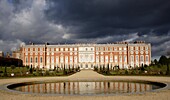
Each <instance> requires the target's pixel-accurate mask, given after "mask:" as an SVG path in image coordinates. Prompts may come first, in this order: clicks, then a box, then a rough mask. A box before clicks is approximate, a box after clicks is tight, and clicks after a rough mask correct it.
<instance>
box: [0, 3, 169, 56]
mask: <svg viewBox="0 0 170 100" xmlns="http://www.w3.org/2000/svg"><path fill="white" fill-rule="evenodd" d="M138 40H142V41H146V42H148V43H151V45H152V57H153V58H156V57H159V56H161V55H166V53H167V52H168V51H170V0H0V50H2V51H4V52H6V51H11V50H15V49H16V48H18V47H19V46H20V44H28V43H29V42H30V41H31V42H34V43H45V42H49V43H53V44H58V43H113V42H117V41H128V42H131V41H138Z"/></svg>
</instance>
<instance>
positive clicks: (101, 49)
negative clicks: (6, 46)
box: [25, 46, 148, 51]
mask: <svg viewBox="0 0 170 100" xmlns="http://www.w3.org/2000/svg"><path fill="white" fill-rule="evenodd" d="M129 48H130V49H129V50H139V49H140V50H144V49H145V50H148V46H145V47H143V46H140V47H139V46H131V47H129ZM85 50H86V51H87V50H88V48H86V49H85ZM104 50H105V51H113V50H115V51H116V50H127V48H126V47H96V51H104ZM25 51H43V48H34V49H33V48H30V49H29V50H28V48H25ZM47 51H77V48H47ZM91 51H93V48H91Z"/></svg>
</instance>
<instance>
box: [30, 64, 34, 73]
mask: <svg viewBox="0 0 170 100" xmlns="http://www.w3.org/2000/svg"><path fill="white" fill-rule="evenodd" d="M32 72H33V68H32V65H31V68H30V73H31V74H32Z"/></svg>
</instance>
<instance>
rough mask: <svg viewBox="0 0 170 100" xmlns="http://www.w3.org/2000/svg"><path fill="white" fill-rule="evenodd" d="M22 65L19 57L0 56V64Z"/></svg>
mask: <svg viewBox="0 0 170 100" xmlns="http://www.w3.org/2000/svg"><path fill="white" fill-rule="evenodd" d="M11 65H14V66H23V62H22V60H21V59H15V58H4V57H0V66H11Z"/></svg>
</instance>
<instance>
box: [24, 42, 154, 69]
mask: <svg viewBox="0 0 170 100" xmlns="http://www.w3.org/2000/svg"><path fill="white" fill-rule="evenodd" d="M21 54H22V57H21V58H22V60H23V64H24V65H28V66H33V67H35V68H36V67H39V68H45V69H50V68H52V69H53V68H54V67H63V66H65V67H67V68H68V67H71V68H72V67H78V66H79V67H80V68H81V69H93V68H94V66H108V65H109V67H111V66H112V67H113V66H119V67H120V68H130V66H131V67H140V66H142V64H143V65H144V64H146V65H149V64H150V63H151V45H150V44H149V43H144V42H135V43H126V42H121V43H114V44H63V45H46V44H44V45H35V44H32V45H24V46H22V47H21Z"/></svg>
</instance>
